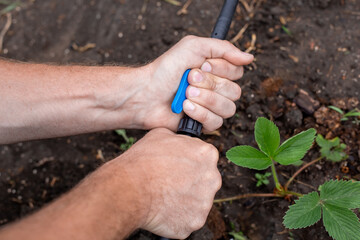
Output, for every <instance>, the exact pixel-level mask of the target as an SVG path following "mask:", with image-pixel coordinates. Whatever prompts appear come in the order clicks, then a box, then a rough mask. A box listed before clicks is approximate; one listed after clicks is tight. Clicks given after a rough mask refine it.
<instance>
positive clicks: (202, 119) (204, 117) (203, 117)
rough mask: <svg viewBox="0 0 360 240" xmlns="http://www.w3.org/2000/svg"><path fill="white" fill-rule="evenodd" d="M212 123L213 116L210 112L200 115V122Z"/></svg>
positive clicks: (206, 111)
mask: <svg viewBox="0 0 360 240" xmlns="http://www.w3.org/2000/svg"><path fill="white" fill-rule="evenodd" d="M210 121H211V116H210V113H209V111H208V110H205V111H203V112H202V113H200V116H199V122H202V123H203V124H207V123H208V122H210Z"/></svg>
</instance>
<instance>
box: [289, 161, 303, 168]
mask: <svg viewBox="0 0 360 240" xmlns="http://www.w3.org/2000/svg"><path fill="white" fill-rule="evenodd" d="M303 163H304V161H301V160H299V161H296V162H294V163H292V165H294V166H295V167H299V166H301V165H302V164H303Z"/></svg>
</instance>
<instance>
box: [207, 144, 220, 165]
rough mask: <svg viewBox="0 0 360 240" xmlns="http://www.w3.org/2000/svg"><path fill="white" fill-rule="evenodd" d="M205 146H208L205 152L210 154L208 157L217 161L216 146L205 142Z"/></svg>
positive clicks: (217, 152)
mask: <svg viewBox="0 0 360 240" xmlns="http://www.w3.org/2000/svg"><path fill="white" fill-rule="evenodd" d="M207 148H208V149H207V152H208V153H209V155H210V159H211V160H213V161H216V162H217V161H218V158H219V151H218V150H217V148H216V147H215V146H214V145H212V144H210V143H208V144H207Z"/></svg>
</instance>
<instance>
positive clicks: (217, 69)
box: [200, 59, 244, 81]
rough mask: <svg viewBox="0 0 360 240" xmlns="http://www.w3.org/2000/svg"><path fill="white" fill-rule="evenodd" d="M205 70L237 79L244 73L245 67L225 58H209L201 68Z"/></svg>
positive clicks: (230, 78)
mask: <svg viewBox="0 0 360 240" xmlns="http://www.w3.org/2000/svg"><path fill="white" fill-rule="evenodd" d="M200 69H201V70H202V71H203V72H208V73H211V74H213V75H216V76H219V77H222V78H226V79H229V80H233V81H236V80H238V79H240V78H241V77H242V76H243V75H244V68H243V67H242V66H236V65H234V64H231V63H229V62H228V61H226V60H224V59H207V60H206V62H204V63H203V65H202V66H201V68H200Z"/></svg>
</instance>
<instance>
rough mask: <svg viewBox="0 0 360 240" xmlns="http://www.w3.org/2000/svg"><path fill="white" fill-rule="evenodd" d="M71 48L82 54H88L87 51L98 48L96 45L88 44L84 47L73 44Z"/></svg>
mask: <svg viewBox="0 0 360 240" xmlns="http://www.w3.org/2000/svg"><path fill="white" fill-rule="evenodd" d="M71 47H72V48H73V49H74V50H75V51H77V52H80V53H83V52H86V51H87V50H90V49H92V48H95V47H96V44H95V43H87V44H85V45H84V46H78V45H77V44H76V43H73V44H71Z"/></svg>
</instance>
